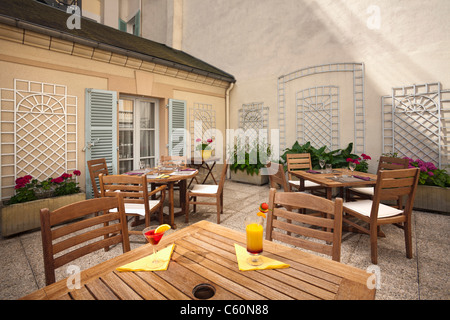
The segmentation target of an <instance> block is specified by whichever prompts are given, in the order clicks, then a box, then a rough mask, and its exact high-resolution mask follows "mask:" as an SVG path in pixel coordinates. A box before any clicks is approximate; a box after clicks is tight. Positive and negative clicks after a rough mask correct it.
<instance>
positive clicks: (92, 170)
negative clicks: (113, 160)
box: [87, 158, 108, 198]
mask: <svg viewBox="0 0 450 320" xmlns="http://www.w3.org/2000/svg"><path fill="white" fill-rule="evenodd" d="M87 167H88V170H89V177H90V179H91V183H92V191H93V192H94V198H99V197H100V191H99V184H98V185H97V181H98V175H99V174H103V175H107V174H108V166H107V165H106V159H105V158H101V159H94V160H89V161H88V162H87Z"/></svg>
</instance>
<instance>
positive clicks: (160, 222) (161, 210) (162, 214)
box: [159, 203, 164, 224]
mask: <svg viewBox="0 0 450 320" xmlns="http://www.w3.org/2000/svg"><path fill="white" fill-rule="evenodd" d="M163 223H164V206H163V204H162V203H161V204H160V207H159V224H163Z"/></svg>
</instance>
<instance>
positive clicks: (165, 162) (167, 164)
mask: <svg viewBox="0 0 450 320" xmlns="http://www.w3.org/2000/svg"><path fill="white" fill-rule="evenodd" d="M177 162H179V163H180V165H181V166H182V167H186V165H187V157H186V156H161V158H160V163H161V165H162V166H163V167H164V168H170V169H173V170H175V169H176V166H177ZM162 185H165V184H164V183H156V182H153V183H152V186H151V188H152V190H154V189H156V188H157V187H158V186H162ZM174 188H176V189H178V190H180V192H181V187H180V182H179V181H178V182H176V183H175V184H174ZM179 198H180V206H181V205H182V203H181V196H180V197H179Z"/></svg>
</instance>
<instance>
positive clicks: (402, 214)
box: [343, 168, 420, 264]
mask: <svg viewBox="0 0 450 320" xmlns="http://www.w3.org/2000/svg"><path fill="white" fill-rule="evenodd" d="M419 173H420V171H419V169H417V168H414V169H401V170H387V171H384V170H380V171H379V172H378V176H377V184H376V185H375V192H374V196H373V200H358V201H353V202H346V203H345V204H344V213H346V214H348V215H350V216H351V217H354V218H356V219H357V220H362V221H364V222H365V223H368V224H369V226H368V227H364V226H361V225H359V224H357V223H355V222H354V221H352V220H350V218H347V217H346V216H344V219H343V222H344V223H345V224H348V225H350V226H351V227H354V228H356V229H357V230H359V231H361V232H363V233H367V234H369V235H370V251H371V258H372V263H373V264H377V261H378V257H377V256H378V249H377V239H378V232H379V228H380V226H382V225H385V224H394V225H396V226H397V227H400V228H402V229H403V230H404V232H405V246H406V256H407V257H408V258H409V259H411V258H412V238H411V215H412V209H413V205H414V197H415V194H416V189H417V183H418V181H419ZM403 196H405V197H407V201H406V205H405V207H401V208H394V207H391V206H387V205H384V204H382V203H381V201H382V200H391V199H392V198H393V197H396V198H401V197H403Z"/></svg>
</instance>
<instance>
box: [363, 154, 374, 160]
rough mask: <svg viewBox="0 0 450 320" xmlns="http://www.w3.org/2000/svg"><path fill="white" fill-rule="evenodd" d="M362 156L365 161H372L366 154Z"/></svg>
mask: <svg viewBox="0 0 450 320" xmlns="http://www.w3.org/2000/svg"><path fill="white" fill-rule="evenodd" d="M361 156H362V157H363V159H364V160H372V158H371V157H370V156H368V155H367V154H365V153H362V154H361Z"/></svg>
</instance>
